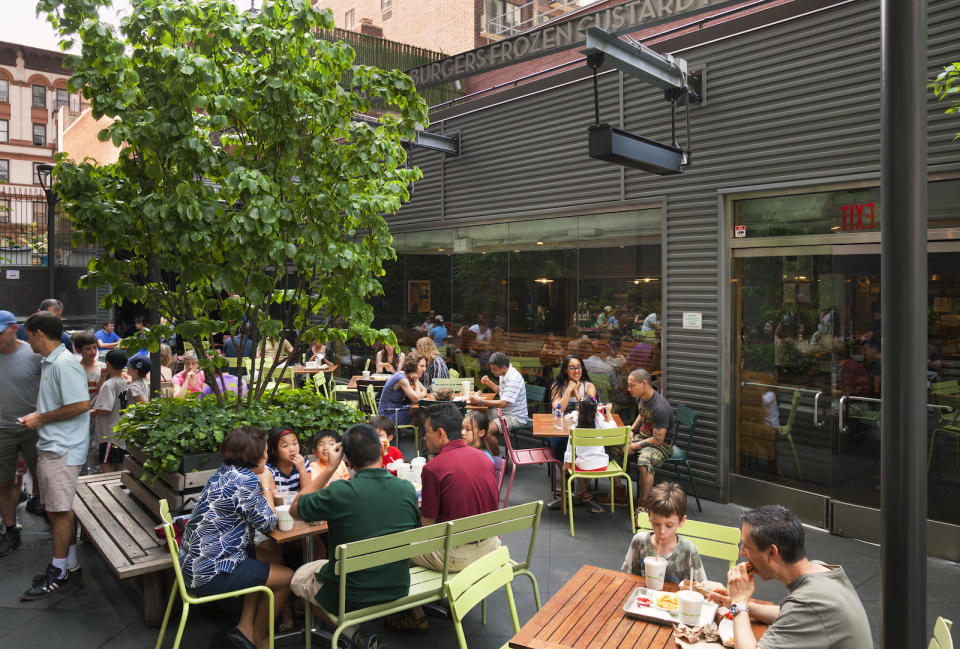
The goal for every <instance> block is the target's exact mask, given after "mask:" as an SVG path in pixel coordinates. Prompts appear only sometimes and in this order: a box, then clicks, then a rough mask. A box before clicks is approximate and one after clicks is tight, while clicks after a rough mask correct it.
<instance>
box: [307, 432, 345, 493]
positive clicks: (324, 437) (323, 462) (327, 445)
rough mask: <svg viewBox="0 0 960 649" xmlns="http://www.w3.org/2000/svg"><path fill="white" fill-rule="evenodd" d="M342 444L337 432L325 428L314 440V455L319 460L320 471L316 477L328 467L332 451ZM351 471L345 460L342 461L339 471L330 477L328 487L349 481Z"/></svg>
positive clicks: (316, 473)
mask: <svg viewBox="0 0 960 649" xmlns="http://www.w3.org/2000/svg"><path fill="white" fill-rule="evenodd" d="M339 443H340V436H339V435H338V434H337V432H336V431H334V430H330V429H329V428H325V429H324V430H321V431H320V432H319V433H317V434H316V435H315V436H314V438H313V444H312V446H313V455H314V457H316V458H317V464H318V466H319V469H318V470H317V471H315V475H317V476H319V475H320V473H322V471H323V469H324V467H326V466H327V460H328V459H329V457H330V451H331V450H333V448H334V447H335V446H336V445H337V444H339ZM349 479H350V471H349V470H348V469H347V463H346V462H344V461H343V460H341V461H340V466H338V467H337V470H336V471H334V473H333V475H332V476H330V480H329V481H328V482H327V484H326V485H322V486H323V487H326V486H327V485H329V484H330V483H331V482H336V481H337V480H349Z"/></svg>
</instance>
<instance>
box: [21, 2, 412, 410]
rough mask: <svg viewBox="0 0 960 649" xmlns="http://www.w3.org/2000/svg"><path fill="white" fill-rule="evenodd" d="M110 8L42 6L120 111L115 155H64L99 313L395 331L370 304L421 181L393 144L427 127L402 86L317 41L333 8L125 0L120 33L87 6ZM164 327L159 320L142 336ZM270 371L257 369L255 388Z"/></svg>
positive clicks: (272, 331) (232, 329)
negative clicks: (376, 119) (390, 221)
mask: <svg viewBox="0 0 960 649" xmlns="http://www.w3.org/2000/svg"><path fill="white" fill-rule="evenodd" d="M107 4H109V0H40V2H38V4H37V8H38V12H45V13H46V14H47V18H48V20H49V21H50V22H51V23H52V24H53V25H54V27H55V28H56V29H57V30H58V32H59V33H60V35H61V37H62V38H63V39H64V41H63V43H62V46H63V47H69V46H70V44H71V43H72V42H73V40H78V41H79V43H80V44H81V47H82V50H81V52H82V54H81V56H80V57H71V58H70V59H69V60H68V61H66V64H67V65H71V66H73V70H74V72H73V76H72V78H71V80H70V85H71V88H72V89H81V90H82V92H83V95H84V97H86V98H87V99H89V100H90V105H91V108H92V111H93V116H94V117H95V118H100V117H101V116H107V117H109V118H111V119H112V120H113V121H112V123H111V124H110V125H109V126H108V127H106V128H105V129H104V130H103V131H101V132H100V139H101V140H102V141H107V140H109V141H111V142H112V143H113V144H114V145H115V146H117V147H119V148H120V149H121V151H120V156H119V159H118V161H117V162H116V163H114V164H108V165H99V164H96V163H95V162H92V161H85V162H80V163H74V162H70V161H68V160H66V159H63V158H61V159H60V161H59V164H58V165H57V169H56V172H55V173H56V181H57V185H56V187H57V191H58V192H59V193H60V195H61V198H62V199H63V202H64V207H65V208H66V210H67V212H68V214H69V216H70V219H71V221H72V224H73V227H74V230H75V231H77V232H78V233H79V235H78V236H79V238H81V239H82V240H83V242H84V243H86V244H88V245H91V246H99V247H100V248H101V249H102V250H103V254H101V255H100V256H98V257H97V258H95V259H94V260H93V261H92V262H91V263H90V265H89V270H88V273H87V274H86V275H85V277H84V278H83V279H82V281H81V285H82V286H85V287H93V286H100V285H105V284H106V285H109V286H110V287H111V289H112V292H111V293H110V295H108V296H107V297H106V298H105V300H104V306H105V307H107V308H109V307H112V306H113V305H116V304H120V303H123V302H126V301H132V302H137V303H140V304H143V305H146V306H149V307H153V308H156V309H157V310H158V311H159V313H160V314H161V315H164V316H166V318H167V319H168V320H169V321H171V322H174V323H175V331H176V332H177V333H179V334H180V335H182V336H183V337H184V338H185V339H186V340H190V341H192V342H193V343H194V346H195V347H196V348H197V349H201V346H202V345H203V344H204V342H205V341H208V340H209V337H210V335H211V334H212V333H214V332H216V331H224V332H227V333H234V334H235V333H236V332H237V328H238V323H242V322H247V323H251V324H252V325H253V328H254V330H255V331H257V332H259V334H260V338H259V342H260V344H261V345H262V344H263V341H264V340H265V338H267V337H279V336H280V335H281V332H287V334H288V338H289V339H290V340H291V342H293V343H294V345H295V346H296V347H299V348H300V349H303V348H305V347H306V346H307V345H309V343H310V341H311V340H313V339H319V340H331V339H341V340H343V339H346V338H349V337H353V336H359V337H361V338H362V339H363V340H365V341H366V342H373V341H374V340H375V339H378V338H381V339H382V338H391V337H392V335H393V334H392V333H390V332H388V331H386V330H383V331H377V330H374V329H372V328H371V327H370V323H371V322H372V319H373V312H372V309H371V307H370V306H369V305H368V303H367V298H369V297H370V296H373V295H377V294H379V293H381V292H382V289H381V286H380V282H379V279H378V278H379V277H380V276H382V275H383V268H382V264H383V262H384V261H386V260H390V259H394V258H395V256H396V255H395V253H394V250H393V248H392V246H391V244H392V237H391V236H390V232H389V229H388V227H387V224H386V222H385V220H384V215H386V214H391V213H394V212H396V211H397V210H398V209H399V208H400V205H401V204H402V202H403V201H405V200H407V199H408V198H409V194H408V186H409V185H410V183H412V182H413V181H415V180H417V179H419V178H420V172H419V170H418V169H416V168H407V167H406V166H405V163H406V151H405V149H404V147H403V143H402V139H403V138H410V137H412V136H413V134H414V130H415V128H417V125H418V124H420V125H424V124H426V123H427V110H426V105H425V103H424V101H423V100H422V99H421V98H420V96H419V95H418V94H417V92H416V89H415V88H414V85H413V82H412V80H411V79H410V78H409V77H408V76H406V75H405V74H403V73H402V72H399V71H396V70H380V69H376V68H372V67H367V66H355V65H353V60H354V52H353V50H352V49H351V48H350V47H349V46H348V45H346V44H344V43H331V42H328V41H325V40H323V39H321V38H319V37H318V36H317V34H318V33H319V31H320V30H329V29H331V28H332V27H333V20H332V18H331V16H330V13H329V12H323V11H320V10H317V9H314V8H313V7H312V6H311V4H310V2H309V1H306V0H266V1H265V2H264V3H263V7H262V10H261V11H260V13H251V12H245V13H238V11H237V9H236V7H235V6H234V4H233V3H232V2H231V1H230V0H133V2H132V11H131V15H130V16H129V17H127V18H125V19H124V20H123V21H122V23H121V25H120V28H119V32H120V33H115V32H114V30H113V28H112V27H111V26H110V25H108V24H105V23H103V22H100V21H99V19H98V18H97V14H96V11H97V9H98V8H99V7H100V6H103V5H107ZM347 77H350V78H351V87H344V85H343V84H342V79H344V78H347ZM373 97H376V98H379V100H380V101H381V103H382V104H383V105H385V106H386V107H387V109H388V111H389V112H388V113H387V114H384V115H382V116H381V120H380V121H381V126H378V127H371V126H369V125H366V124H362V123H359V122H355V121H354V120H353V116H354V115H355V114H356V113H365V112H369V111H370V99H371V98H373ZM151 270H152V271H153V273H151ZM148 278H154V279H153V281H147V280H148ZM338 319H339V320H341V321H342V322H343V323H344V326H342V327H340V328H338V327H335V326H334V323H335V322H336V321H337V320H338ZM166 333H167V332H165V331H162V330H161V329H160V328H159V327H154V328H153V329H152V330H151V333H150V335H149V336H148V346H149V347H150V348H151V349H155V348H156V345H157V344H158V342H159V338H160V336H161V335H166ZM211 364H212V361H207V360H204V361H202V362H201V365H204V366H206V367H210V365H211ZM277 366H278V364H277V363H275V362H274V361H273V359H268V362H267V363H266V364H265V365H264V364H261V366H260V368H259V369H260V370H261V371H260V375H261V379H262V380H261V381H259V382H258V384H257V385H256V387H255V389H254V390H251V397H250V398H251V399H252V398H259V397H260V396H262V395H263V394H264V390H265V389H266V387H265V386H266V385H267V382H268V381H269V380H270V376H271V374H272V370H275V369H277Z"/></svg>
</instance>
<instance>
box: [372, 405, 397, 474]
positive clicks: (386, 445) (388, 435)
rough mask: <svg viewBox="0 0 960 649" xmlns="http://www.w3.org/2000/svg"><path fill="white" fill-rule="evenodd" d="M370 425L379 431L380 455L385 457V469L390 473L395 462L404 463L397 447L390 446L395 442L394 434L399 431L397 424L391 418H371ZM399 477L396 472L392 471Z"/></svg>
mask: <svg viewBox="0 0 960 649" xmlns="http://www.w3.org/2000/svg"><path fill="white" fill-rule="evenodd" d="M369 423H370V425H371V426H373V427H374V428H376V429H377V436H378V437H379V438H380V454H381V455H383V468H384V469H386V470H387V471H390V465H391V464H393V463H394V462H397V461H400V462H403V454H402V453H401V452H400V449H399V448H397V447H396V446H390V442H392V441H393V434H394V432H395V431H396V430H397V428H396V424H395V423H394V421H393V420H392V419H390V418H389V417H371V418H370V422H369ZM390 473H392V474H393V475H397V472H396V471H390Z"/></svg>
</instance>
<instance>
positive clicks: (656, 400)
mask: <svg viewBox="0 0 960 649" xmlns="http://www.w3.org/2000/svg"><path fill="white" fill-rule="evenodd" d="M652 381H653V378H652V377H651V376H650V373H649V372H648V371H647V370H643V369H636V370H633V371H632V372H630V375H629V376H628V377H627V391H628V392H629V393H630V396H632V397H634V398H636V400H637V409H638V410H639V414H638V415H637V419H636V421H634V422H633V426H632V429H633V438H632V440H631V442H630V452H631V453H636V454H637V455H636V457H637V466H639V467H640V480H639V481H638V483H639V487H640V500H639V505H640V507H641V508H643V507H645V506H646V504H647V494H649V493H650V490H651V489H652V488H653V477H654V474H655V473H656V471H657V469H659V468H660V467H661V466H663V463H664V462H666V461H667V459H668V458H669V457H670V456H671V455H673V436H674V435H675V434H676V428H677V418H676V416H675V415H674V414H673V407H672V406H671V405H670V402H669V401H667V399H666V398H665V397H664V396H663V395H662V394H660V393H659V392H657V391H656V390H654V389H653V386H652V385H651V382H652Z"/></svg>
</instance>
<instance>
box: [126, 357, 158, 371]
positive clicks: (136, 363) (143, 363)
mask: <svg viewBox="0 0 960 649" xmlns="http://www.w3.org/2000/svg"><path fill="white" fill-rule="evenodd" d="M130 367H132V368H133V369H135V370H137V371H138V372H140V373H141V374H149V373H150V370H151V369H153V365H152V364H151V363H150V359H149V358H147V357H146V356H134V357H133V358H131V359H130Z"/></svg>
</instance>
